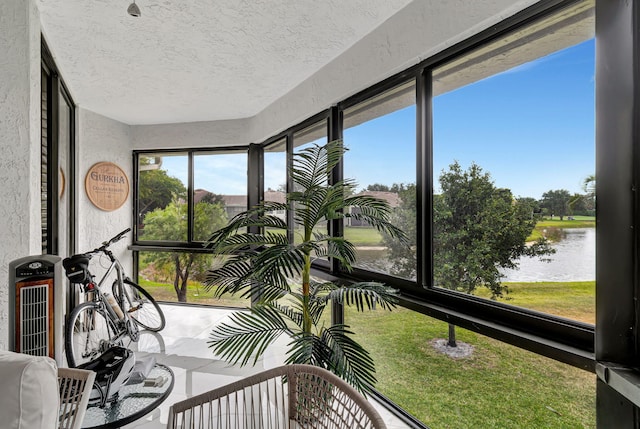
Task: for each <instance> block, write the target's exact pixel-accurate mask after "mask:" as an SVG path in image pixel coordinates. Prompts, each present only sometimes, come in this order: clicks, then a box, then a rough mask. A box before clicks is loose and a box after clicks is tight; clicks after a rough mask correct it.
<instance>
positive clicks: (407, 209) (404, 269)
mask: <svg viewBox="0 0 640 429" xmlns="http://www.w3.org/2000/svg"><path fill="white" fill-rule="evenodd" d="M393 186H394V187H395V188H396V189H397V190H398V196H399V197H400V205H399V206H398V207H397V208H396V209H395V210H394V211H393V213H392V215H391V222H392V223H393V224H394V225H395V226H397V227H398V228H400V229H401V230H403V231H404V232H405V234H406V235H407V237H408V241H409V244H410V245H409V246H407V244H406V243H405V242H403V241H402V240H399V239H397V238H394V237H391V236H389V235H387V234H384V235H383V237H382V240H383V243H384V245H385V246H386V247H387V249H388V256H389V260H391V261H393V265H392V266H391V274H394V275H397V276H400V277H404V278H406V279H415V278H416V250H415V244H416V237H417V221H416V214H417V206H416V201H417V200H416V185H415V184H413V183H411V184H408V185H404V184H400V185H396V184H394V185H393Z"/></svg>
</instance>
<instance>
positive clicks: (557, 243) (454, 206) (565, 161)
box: [433, 2, 595, 323]
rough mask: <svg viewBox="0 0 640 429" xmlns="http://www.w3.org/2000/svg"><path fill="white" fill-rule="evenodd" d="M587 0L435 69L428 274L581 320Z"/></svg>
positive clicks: (589, 69)
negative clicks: (430, 266) (430, 268)
mask: <svg viewBox="0 0 640 429" xmlns="http://www.w3.org/2000/svg"><path fill="white" fill-rule="evenodd" d="M592 7H593V4H592V3H591V4H589V2H586V3H584V2H583V3H580V4H578V5H577V6H576V7H574V8H571V9H568V10H564V11H562V13H560V14H558V15H556V16H553V17H551V18H549V19H547V20H545V21H543V22H539V23H536V24H534V25H532V26H530V27H528V28H525V29H523V30H521V31H520V32H519V33H517V34H512V35H509V36H507V37H505V38H504V39H502V40H499V41H497V42H494V43H492V44H491V45H489V46H485V47H483V48H481V49H479V50H478V51H475V52H472V53H470V54H468V55H466V56H464V57H462V58H460V59H457V60H455V61H453V62H451V63H449V64H445V65H443V66H442V67H440V68H438V69H435V70H434V71H433V88H434V94H436V97H435V98H434V99H433V181H434V195H433V207H434V209H433V210H434V214H433V231H434V232H433V234H434V236H433V248H434V253H433V258H434V267H433V276H434V279H433V283H434V285H435V286H437V287H442V288H448V289H453V290H457V291H460V292H464V293H470V294H474V295H477V296H480V297H485V298H491V299H497V300H499V301H502V302H506V303H509V304H512V305H517V306H522V307H527V308H531V309H535V310H539V311H543V312H547V313H551V314H554V315H558V316H563V317H568V318H572V319H575V320H579V321H584V322H587V323H594V308H595V194H594V188H593V186H592V185H593V184H594V180H595V176H594V173H595V132H594V129H595V123H594V118H595V102H594V90H595V88H594V83H595V82H594V57H595V44H594V39H593V34H594V23H593V10H592Z"/></svg>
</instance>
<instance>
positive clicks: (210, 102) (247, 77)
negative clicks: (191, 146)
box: [37, 0, 411, 124]
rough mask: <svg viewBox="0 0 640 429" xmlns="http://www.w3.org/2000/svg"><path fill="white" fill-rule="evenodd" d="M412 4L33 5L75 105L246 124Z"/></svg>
mask: <svg viewBox="0 0 640 429" xmlns="http://www.w3.org/2000/svg"><path fill="white" fill-rule="evenodd" d="M410 2H411V0H323V1H310V0H186V1H185V0H138V1H137V5H138V6H139V7H140V10H141V13H142V16H141V17H139V18H134V17H131V16H129V15H128V14H127V13H126V10H127V6H128V5H129V0H37V5H38V9H39V10H40V15H41V17H40V19H41V22H42V28H43V33H44V35H45V38H46V40H47V42H48V44H49V46H50V48H51V50H52V51H53V54H54V57H55V60H56V63H57V65H58V67H59V68H60V70H61V73H62V75H63V78H64V79H65V82H66V83H67V86H68V87H69V88H70V91H71V93H72V96H73V97H74V100H75V101H76V103H77V104H78V105H79V106H81V107H83V108H85V109H88V110H91V111H94V112H96V113H99V114H101V115H104V116H107V117H110V118H113V119H116V120H118V121H121V122H124V123H127V124H159V123H174V122H192V121H209V120H222V119H236V118H245V117H251V116H253V115H256V114H257V113H259V112H260V111H262V110H263V109H265V108H266V107H267V106H269V105H270V104H271V103H273V102H274V101H275V100H277V99H278V98H279V97H281V96H282V95H284V94H286V93H287V92H289V91H290V90H291V89H293V88H294V87H295V86H297V85H298V84H300V83H301V82H302V81H304V80H305V79H307V78H308V77H310V76H312V75H313V74H314V73H316V72H317V71H318V70H319V69H320V68H322V67H323V66H324V65H326V64H327V63H329V62H330V61H331V60H333V59H334V58H336V57H337V56H338V55H340V54H341V53H343V52H344V51H345V50H347V49H348V48H349V47H350V46H352V45H353V44H354V43H356V42H357V41H358V40H360V39H361V38H362V37H363V36H365V35H366V34H368V33H370V32H371V31H373V30H374V29H375V28H376V27H378V26H379V25H380V24H382V23H383V22H384V21H385V20H387V19H388V18H389V17H391V16H392V15H393V14H395V13H396V12H398V11H399V10H400V9H402V8H403V7H404V6H406V5H407V4H408V3H410Z"/></svg>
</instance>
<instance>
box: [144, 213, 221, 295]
mask: <svg viewBox="0 0 640 429" xmlns="http://www.w3.org/2000/svg"><path fill="white" fill-rule="evenodd" d="M144 222H145V228H144V232H143V238H144V239H147V240H163V241H176V242H179V241H185V240H186V237H187V205H186V204H180V203H177V202H175V201H174V202H171V203H170V204H169V205H167V206H166V207H165V208H157V209H155V210H154V211H152V212H149V213H148V214H147V215H146V216H145V218H144ZM226 223H227V215H226V212H225V210H224V206H223V205H222V204H221V203H215V204H211V203H207V202H202V201H201V202H199V203H198V204H196V205H195V207H194V235H195V237H194V239H196V240H205V239H206V237H208V236H209V235H210V234H211V233H212V232H213V231H215V230H217V229H218V228H221V227H222V226H224V225H225V224H226ZM211 259H212V257H211V256H210V255H206V254H198V253H192V252H152V253H148V254H146V255H145V260H146V262H148V263H153V264H154V267H155V269H157V270H164V271H165V272H167V273H168V274H169V276H170V277H173V288H174V290H175V291H176V295H177V298H178V301H179V302H187V286H188V281H189V277H190V275H191V274H192V272H193V271H196V272H199V273H204V272H205V271H206V270H207V269H208V268H209V266H210V265H211Z"/></svg>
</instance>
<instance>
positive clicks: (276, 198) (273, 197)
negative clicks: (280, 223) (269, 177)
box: [264, 191, 287, 203]
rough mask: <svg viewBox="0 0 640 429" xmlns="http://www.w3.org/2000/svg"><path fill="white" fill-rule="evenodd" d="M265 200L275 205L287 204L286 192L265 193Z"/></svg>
mask: <svg viewBox="0 0 640 429" xmlns="http://www.w3.org/2000/svg"><path fill="white" fill-rule="evenodd" d="M264 200H265V201H273V202H274V203H286V202H287V196H286V194H285V193H284V192H280V191H265V192H264Z"/></svg>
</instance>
